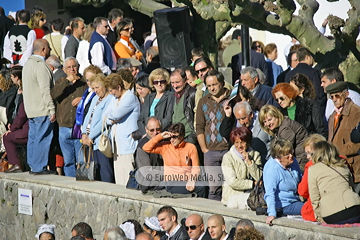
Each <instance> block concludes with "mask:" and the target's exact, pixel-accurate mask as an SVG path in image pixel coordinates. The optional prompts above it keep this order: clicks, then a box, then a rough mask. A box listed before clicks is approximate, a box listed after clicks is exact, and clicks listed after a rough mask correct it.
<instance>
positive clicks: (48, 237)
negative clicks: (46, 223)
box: [39, 233, 55, 240]
mask: <svg viewBox="0 0 360 240" xmlns="http://www.w3.org/2000/svg"><path fill="white" fill-rule="evenodd" d="M39 240H55V238H54V236H53V235H52V234H50V233H42V234H41V235H40V238H39Z"/></svg>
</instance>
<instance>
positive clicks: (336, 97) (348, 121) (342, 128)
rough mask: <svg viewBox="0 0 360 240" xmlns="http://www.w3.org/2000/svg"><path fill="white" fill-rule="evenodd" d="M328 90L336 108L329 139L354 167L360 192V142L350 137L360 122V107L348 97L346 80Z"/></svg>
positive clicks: (330, 123)
mask: <svg viewBox="0 0 360 240" xmlns="http://www.w3.org/2000/svg"><path fill="white" fill-rule="evenodd" d="M326 92H327V93H328V94H329V95H330V98H331V99H332V101H333V102H334V105H335V110H334V112H333V113H332V114H331V115H330V118H329V124H328V126H329V137H328V141H329V142H331V143H333V144H334V145H335V146H336V147H337V149H339V152H340V154H341V155H343V156H345V157H346V161H347V162H348V164H349V166H350V167H351V168H352V169H353V175H354V183H355V184H354V191H355V192H357V193H358V194H359V193H360V155H359V153H358V151H359V149H360V143H353V142H351V139H350V134H351V131H352V129H354V128H355V127H356V126H357V124H358V123H359V119H360V107H359V106H357V105H356V104H354V102H353V101H352V100H351V99H350V98H348V96H349V92H348V86H347V84H346V82H335V83H333V84H330V85H329V86H327V87H326Z"/></svg>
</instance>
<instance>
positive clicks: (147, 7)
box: [124, 0, 169, 17]
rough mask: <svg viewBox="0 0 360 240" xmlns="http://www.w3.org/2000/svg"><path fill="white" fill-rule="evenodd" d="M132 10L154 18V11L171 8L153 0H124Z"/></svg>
mask: <svg viewBox="0 0 360 240" xmlns="http://www.w3.org/2000/svg"><path fill="white" fill-rule="evenodd" d="M124 2H125V3H126V4H128V5H129V6H130V7H131V8H132V9H134V10H135V11H137V12H141V13H142V14H145V15H147V16H149V17H153V16H154V11H155V10H159V9H164V8H169V7H168V6H166V5H164V4H161V3H157V2H155V1H152V0H124Z"/></svg>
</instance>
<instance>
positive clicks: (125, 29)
mask: <svg viewBox="0 0 360 240" xmlns="http://www.w3.org/2000/svg"><path fill="white" fill-rule="evenodd" d="M131 29H134V27H129V28H124V29H123V30H121V31H126V32H127V31H129V30H131Z"/></svg>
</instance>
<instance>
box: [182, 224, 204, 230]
mask: <svg viewBox="0 0 360 240" xmlns="http://www.w3.org/2000/svg"><path fill="white" fill-rule="evenodd" d="M200 226H201V224H200V225H197V226H196V225H191V226H185V230H186V231H189V229H191V230H195V229H197V228H198V227H200Z"/></svg>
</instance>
